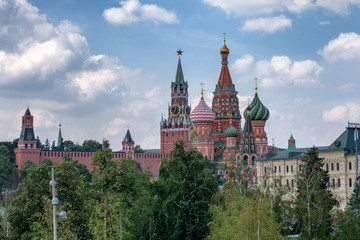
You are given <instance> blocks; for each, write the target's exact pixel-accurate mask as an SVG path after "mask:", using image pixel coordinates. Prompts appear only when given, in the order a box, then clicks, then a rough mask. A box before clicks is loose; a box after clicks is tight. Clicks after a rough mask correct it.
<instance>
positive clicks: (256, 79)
mask: <svg viewBox="0 0 360 240" xmlns="http://www.w3.org/2000/svg"><path fill="white" fill-rule="evenodd" d="M254 80H255V93H257V90H258V87H257V81H258V80H259V79H258V78H257V77H255V78H254Z"/></svg>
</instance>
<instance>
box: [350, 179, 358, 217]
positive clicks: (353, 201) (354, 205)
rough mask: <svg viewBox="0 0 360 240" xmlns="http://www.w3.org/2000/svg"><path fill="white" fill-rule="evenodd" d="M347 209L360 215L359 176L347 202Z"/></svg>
mask: <svg viewBox="0 0 360 240" xmlns="http://www.w3.org/2000/svg"><path fill="white" fill-rule="evenodd" d="M348 205H349V208H350V209H351V210H354V211H356V212H357V214H360V212H359V211H360V176H359V177H358V178H357V180H356V182H355V184H354V190H353V193H352V195H351V198H350V200H349V203H348Z"/></svg>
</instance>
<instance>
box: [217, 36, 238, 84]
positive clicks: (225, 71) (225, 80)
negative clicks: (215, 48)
mask: <svg viewBox="0 0 360 240" xmlns="http://www.w3.org/2000/svg"><path fill="white" fill-rule="evenodd" d="M229 53H230V50H229V49H228V47H227V46H226V43H225V39H224V45H223V46H222V48H221V49H220V54H221V58H222V61H221V71H220V76H219V80H218V83H217V85H216V89H215V91H222V90H225V91H235V85H234V84H233V82H232V80H231V75H230V72H229V68H228V60H227V58H228V55H229Z"/></svg>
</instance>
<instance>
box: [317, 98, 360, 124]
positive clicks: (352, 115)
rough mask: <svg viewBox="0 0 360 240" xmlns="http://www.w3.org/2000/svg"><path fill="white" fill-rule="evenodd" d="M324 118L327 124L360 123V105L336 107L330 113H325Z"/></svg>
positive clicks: (350, 104) (349, 104)
mask: <svg viewBox="0 0 360 240" xmlns="http://www.w3.org/2000/svg"><path fill="white" fill-rule="evenodd" d="M322 118H323V120H324V121H325V122H339V123H345V122H347V121H350V122H358V121H359V119H360V105H359V104H356V103H346V104H345V105H342V106H336V107H334V108H332V109H330V110H328V111H324V112H323V114H322Z"/></svg>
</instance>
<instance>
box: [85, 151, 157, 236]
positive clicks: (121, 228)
mask: <svg viewBox="0 0 360 240" xmlns="http://www.w3.org/2000/svg"><path fill="white" fill-rule="evenodd" d="M112 158H113V153H112V151H111V149H103V150H102V151H97V152H96V154H95V155H94V156H93V162H92V164H93V166H94V171H93V173H92V176H93V187H94V191H95V193H94V196H95V198H94V201H93V202H92V209H93V211H92V216H91V222H90V230H91V232H92V233H93V234H94V238H95V239H104V238H105V236H106V239H121V238H123V239H149V238H151V227H150V225H151V219H152V217H151V213H152V211H151V210H152V202H151V199H152V196H151V192H150V185H151V183H150V180H149V178H150V173H149V172H147V171H146V172H143V171H142V170H141V169H139V168H138V165H137V163H136V162H135V161H133V160H132V159H130V158H123V159H112Z"/></svg>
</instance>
